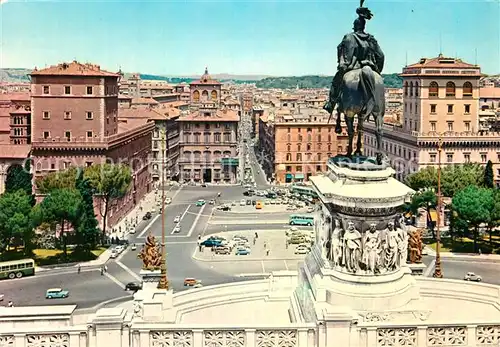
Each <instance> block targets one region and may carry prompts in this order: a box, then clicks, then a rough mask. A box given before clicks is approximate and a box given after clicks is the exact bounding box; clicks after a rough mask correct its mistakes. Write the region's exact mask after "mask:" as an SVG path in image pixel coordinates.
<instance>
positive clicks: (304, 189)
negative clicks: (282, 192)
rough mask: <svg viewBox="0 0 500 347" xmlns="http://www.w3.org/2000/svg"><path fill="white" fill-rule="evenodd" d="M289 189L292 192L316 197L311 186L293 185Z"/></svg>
mask: <svg viewBox="0 0 500 347" xmlns="http://www.w3.org/2000/svg"><path fill="white" fill-rule="evenodd" d="M290 191H291V192H292V193H293V194H300V195H306V196H310V197H311V198H313V199H317V198H318V194H316V191H315V190H314V189H313V188H312V187H308V186H296V185H293V186H292V187H291V189H290Z"/></svg>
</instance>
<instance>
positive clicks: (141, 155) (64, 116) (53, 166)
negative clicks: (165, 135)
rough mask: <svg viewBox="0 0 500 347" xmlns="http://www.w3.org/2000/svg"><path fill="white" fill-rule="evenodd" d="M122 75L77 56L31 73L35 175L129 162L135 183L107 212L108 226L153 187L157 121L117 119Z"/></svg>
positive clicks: (32, 138)
mask: <svg viewBox="0 0 500 347" xmlns="http://www.w3.org/2000/svg"><path fill="white" fill-rule="evenodd" d="M119 77H120V75H119V74H116V73H111V72H107V71H104V70H101V68H100V67H99V66H98V65H92V64H81V63H78V62H76V61H73V62H71V63H63V64H59V65H56V66H51V67H48V68H46V69H43V70H36V69H35V70H34V71H33V72H32V74H31V112H32V132H31V142H32V157H33V166H34V172H33V174H34V178H37V177H40V176H43V175H45V174H47V173H50V172H54V171H58V170H64V169H67V168H69V167H71V166H77V167H86V166H91V165H95V164H100V163H104V162H106V161H108V162H109V161H111V162H113V163H124V164H127V165H129V166H130V168H131V170H132V174H133V183H132V187H131V189H130V190H129V192H128V193H127V195H126V196H125V197H123V198H122V199H120V200H119V201H118V203H117V204H116V205H115V206H113V208H112V210H111V211H110V212H109V220H108V225H109V226H110V227H111V226H113V224H115V223H116V222H118V221H119V220H120V219H121V218H122V217H123V216H125V215H126V214H127V213H128V212H129V211H130V210H131V209H132V208H133V207H134V206H135V204H136V203H138V202H139V201H140V200H141V198H142V197H143V196H144V195H145V194H146V193H147V192H148V191H150V189H151V186H150V184H151V175H150V172H149V156H150V153H151V133H152V131H153V128H154V124H153V123H148V122H147V120H146V119H145V120H144V121H143V122H134V123H130V122H124V123H120V122H119V121H118V79H119ZM35 189H36V187H35ZM98 217H100V215H99V214H98ZM101 223H102V221H101Z"/></svg>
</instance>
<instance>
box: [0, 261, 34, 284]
mask: <svg viewBox="0 0 500 347" xmlns="http://www.w3.org/2000/svg"><path fill="white" fill-rule="evenodd" d="M34 274H35V261H34V260H33V259H21V260H11V261H4V262H0V279H2V280H3V279H6V278H9V279H14V278H21V277H24V276H33V275H34Z"/></svg>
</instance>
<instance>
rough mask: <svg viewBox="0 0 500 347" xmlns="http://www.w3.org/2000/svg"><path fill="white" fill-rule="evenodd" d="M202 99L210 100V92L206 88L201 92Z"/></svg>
mask: <svg viewBox="0 0 500 347" xmlns="http://www.w3.org/2000/svg"><path fill="white" fill-rule="evenodd" d="M201 100H202V101H208V92H207V91H206V90H204V91H203V92H201Z"/></svg>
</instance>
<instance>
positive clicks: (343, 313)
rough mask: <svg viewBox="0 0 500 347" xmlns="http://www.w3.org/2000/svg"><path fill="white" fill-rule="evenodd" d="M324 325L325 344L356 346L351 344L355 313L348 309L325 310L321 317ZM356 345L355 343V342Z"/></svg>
mask: <svg viewBox="0 0 500 347" xmlns="http://www.w3.org/2000/svg"><path fill="white" fill-rule="evenodd" d="M321 323H322V324H323V325H324V327H325V333H326V334H325V335H326V338H325V340H324V342H325V346H321V345H319V346H318V347H330V346H342V347H358V346H353V345H352V344H351V339H352V337H351V334H352V327H353V324H356V320H355V314H354V313H353V312H350V311H348V310H342V309H341V310H337V311H330V310H329V312H325V313H324V314H323V317H322V318H321ZM355 345H357V343H355Z"/></svg>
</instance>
